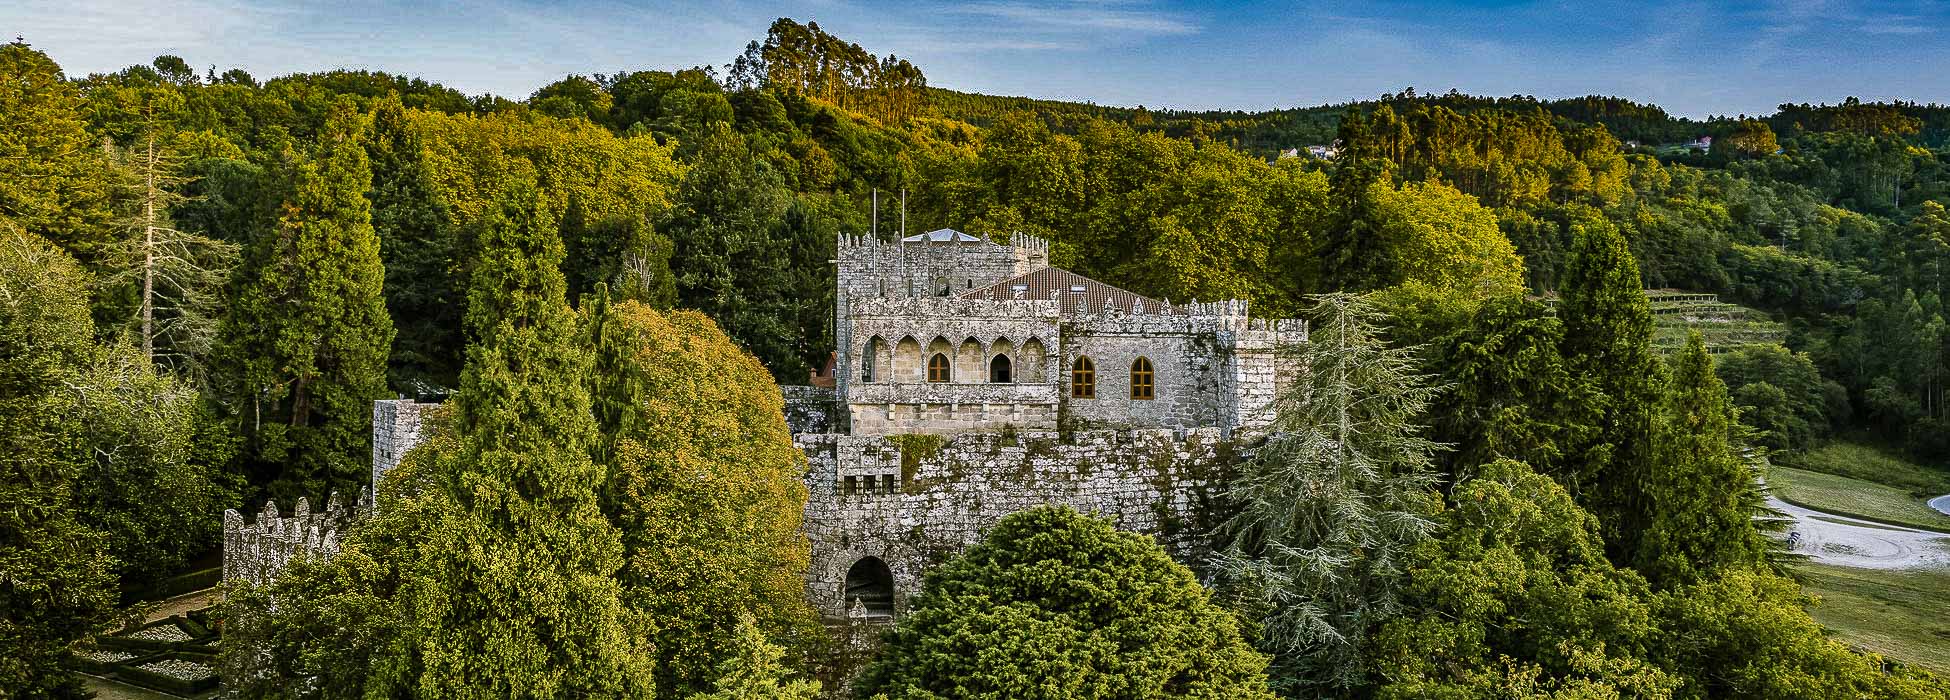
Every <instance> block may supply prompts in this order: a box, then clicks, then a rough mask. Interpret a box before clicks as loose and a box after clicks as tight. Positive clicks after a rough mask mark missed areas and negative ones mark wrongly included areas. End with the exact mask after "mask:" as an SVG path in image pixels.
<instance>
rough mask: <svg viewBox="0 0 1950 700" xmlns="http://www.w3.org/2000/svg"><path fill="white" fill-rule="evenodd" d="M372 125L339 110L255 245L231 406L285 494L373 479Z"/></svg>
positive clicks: (233, 314) (229, 321) (229, 325)
mask: <svg viewBox="0 0 1950 700" xmlns="http://www.w3.org/2000/svg"><path fill="white" fill-rule="evenodd" d="M362 121H363V118H362V117H361V115H360V114H359V113H358V112H356V111H354V110H353V108H352V104H351V102H350V101H349V100H344V101H340V102H339V103H337V104H335V105H334V106H333V107H332V111H331V115H330V116H329V117H328V118H327V120H326V124H325V128H324V130H323V131H322V132H321V133H320V134H319V143H318V146H317V149H316V151H315V152H314V153H313V154H312V155H311V157H309V158H294V160H295V161H296V162H294V163H290V164H289V165H288V167H289V190H288V192H287V193H286V196H285V199H284V203H283V205H282V206H281V207H280V208H279V209H280V215H279V217H278V221H277V223H276V226H275V227H274V228H273V229H272V230H271V231H268V232H264V233H262V234H260V235H259V237H258V239H257V240H256V241H254V242H253V245H252V250H251V253H250V255H249V257H248V258H247V260H246V264H245V265H243V266H241V267H240V268H239V269H240V271H241V272H242V275H241V278H240V279H239V280H238V282H239V284H238V288H237V290H236V292H235V293H233V295H232V298H233V301H232V306H231V309H230V313H229V315H228V316H227V317H226V321H225V323H226V327H225V333H224V335H225V336H226V337H228V338H229V339H230V343H229V346H228V348H227V350H226V352H225V354H224V358H225V361H226V362H227V364H228V366H229V369H230V370H231V371H230V372H229V373H228V374H229V376H230V377H231V378H232V380H233V381H234V382H235V385H234V386H233V387H231V393H232V400H233V403H234V408H235V410H237V411H238V414H239V415H238V420H239V422H240V423H241V424H242V426H243V428H244V433H245V434H246V435H247V436H248V437H249V438H250V441H251V443H250V445H249V449H251V450H252V452H253V457H254V459H255V461H256V462H257V465H256V467H257V469H259V470H260V471H261V472H273V473H274V475H275V483H274V484H273V486H272V492H273V494H275V495H279V496H284V497H289V498H294V499H295V498H296V497H298V496H303V495H310V496H314V497H316V496H318V495H320V494H324V493H327V492H330V491H332V490H341V491H356V488H357V486H358V485H359V484H362V483H365V482H366V481H367V479H368V476H367V474H368V470H369V468H370V464H371V459H372V451H371V439H372V438H371V433H372V401H373V400H374V399H379V398H383V397H385V396H387V393H386V355H387V349H388V348H389V347H390V346H391V345H392V342H393V323H392V320H391V319H390V318H389V317H388V316H387V315H386V305H385V299H384V297H383V289H384V282H385V269H384V267H383V266H382V265H381V264H380V258H379V238H378V237H377V236H376V235H374V233H373V228H372V214H371V207H370V205H369V204H368V203H367V200H366V192H367V191H368V190H370V189H371V187H372V172H371V170H370V168H369V167H368V165H367V159H366V152H365V149H364V148H362V147H361V146H360V143H359V142H360V138H361V137H362V134H363V124H362Z"/></svg>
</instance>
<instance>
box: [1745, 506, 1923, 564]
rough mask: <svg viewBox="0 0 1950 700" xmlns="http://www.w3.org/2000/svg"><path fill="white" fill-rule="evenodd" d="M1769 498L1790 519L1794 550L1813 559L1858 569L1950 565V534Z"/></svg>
mask: <svg viewBox="0 0 1950 700" xmlns="http://www.w3.org/2000/svg"><path fill="white" fill-rule="evenodd" d="M1937 500H1939V501H1942V500H1944V499H1937ZM1768 503H1769V504H1770V505H1772V506H1774V507H1775V508H1777V509H1779V510H1780V511H1781V512H1783V513H1786V514H1787V515H1788V516H1789V517H1792V518H1794V527H1793V528H1792V529H1791V532H1792V534H1791V535H1790V537H1789V542H1790V544H1791V545H1792V549H1793V550H1794V551H1795V552H1797V553H1800V554H1805V555H1808V558H1809V559H1812V560H1814V561H1815V562H1818V563H1821V564H1831V565H1834V566H1852V567H1855V568H1859V569H1934V568H1950V535H1946V534H1944V533H1941V532H1931V531H1928V530H1918V529H1915V528H1908V527H1902V526H1899V525H1884V524H1882V523H1875V522H1869V521H1867V520H1860V519H1856V518H1851V517H1848V516H1846V515H1835V514H1832V513H1823V512H1821V511H1817V510H1810V509H1808V508H1803V507H1801V506H1797V505H1794V504H1791V503H1788V502H1786V501H1783V500H1781V499H1778V498H1769V499H1768Z"/></svg>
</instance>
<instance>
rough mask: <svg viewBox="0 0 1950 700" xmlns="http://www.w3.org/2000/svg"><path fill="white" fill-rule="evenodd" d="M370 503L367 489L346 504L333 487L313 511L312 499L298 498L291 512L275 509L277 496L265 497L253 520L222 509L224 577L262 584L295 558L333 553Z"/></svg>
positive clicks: (230, 510) (233, 511) (231, 580)
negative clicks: (289, 514) (323, 506)
mask: <svg viewBox="0 0 1950 700" xmlns="http://www.w3.org/2000/svg"><path fill="white" fill-rule="evenodd" d="M370 507H371V498H370V493H369V492H368V493H362V494H361V495H360V497H359V500H358V502H356V503H353V504H350V505H347V504H344V503H342V502H340V500H339V495H338V494H337V493H334V494H332V495H331V496H329V497H327V498H326V499H325V509H324V510H320V511H316V512H313V511H312V509H311V503H310V501H308V500H307V499H304V498H300V499H298V504H297V507H296V508H295V509H293V510H292V513H291V517H289V518H286V517H283V516H282V515H280V514H279V512H278V504H277V502H276V501H265V503H264V510H263V511H261V512H259V513H258V516H257V521H256V522H246V521H245V520H244V516H243V515H242V514H240V513H238V512H237V511H236V510H235V509H228V510H225V511H224V512H223V580H224V581H225V582H226V583H230V582H235V583H246V584H254V585H256V584H265V583H269V582H270V581H271V580H272V579H274V578H276V577H277V574H278V572H280V571H283V570H284V567H285V566H287V565H289V564H290V563H291V560H293V559H296V558H298V557H305V556H331V555H333V554H337V553H338V551H339V535H340V533H342V532H343V531H344V530H345V529H346V528H348V527H350V526H351V525H352V522H353V520H355V519H356V518H358V517H360V516H361V515H362V514H363V513H365V512H366V510H367V509H368V508H370Z"/></svg>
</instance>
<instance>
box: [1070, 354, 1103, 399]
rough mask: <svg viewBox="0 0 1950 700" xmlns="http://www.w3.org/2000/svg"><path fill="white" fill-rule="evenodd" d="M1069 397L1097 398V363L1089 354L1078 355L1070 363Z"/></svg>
mask: <svg viewBox="0 0 1950 700" xmlns="http://www.w3.org/2000/svg"><path fill="white" fill-rule="evenodd" d="M1070 398H1073V399H1094V398H1097V363H1095V362H1092V361H1090V356H1089V355H1078V356H1077V359H1076V360H1075V361H1073V362H1071V363H1070Z"/></svg>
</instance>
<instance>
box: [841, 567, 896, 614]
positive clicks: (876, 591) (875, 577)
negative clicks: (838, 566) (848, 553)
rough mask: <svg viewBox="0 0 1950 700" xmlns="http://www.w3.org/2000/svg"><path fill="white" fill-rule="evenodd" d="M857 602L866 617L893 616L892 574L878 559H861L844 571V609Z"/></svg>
mask: <svg viewBox="0 0 1950 700" xmlns="http://www.w3.org/2000/svg"><path fill="white" fill-rule="evenodd" d="M856 600H857V601H859V602H860V605H861V607H863V608H865V610H866V612H867V617H893V616H894V572H893V570H892V569H889V568H887V562H884V561H881V560H880V557H861V558H860V560H859V561H856V562H853V566H852V568H849V569H847V570H846V601H845V602H846V607H847V609H848V610H852V609H853V602H854V601H856Z"/></svg>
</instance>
